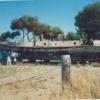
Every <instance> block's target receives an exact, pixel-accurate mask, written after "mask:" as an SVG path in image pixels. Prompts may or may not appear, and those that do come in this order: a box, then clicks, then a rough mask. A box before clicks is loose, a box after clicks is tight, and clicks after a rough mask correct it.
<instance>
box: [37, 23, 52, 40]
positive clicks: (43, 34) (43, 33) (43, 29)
mask: <svg viewBox="0 0 100 100" xmlns="http://www.w3.org/2000/svg"><path fill="white" fill-rule="evenodd" d="M50 32H51V26H50V25H48V24H42V23H40V24H39V25H38V26H37V27H36V29H35V33H36V35H39V36H40V41H43V39H44V38H45V39H48V37H49V34H50Z"/></svg>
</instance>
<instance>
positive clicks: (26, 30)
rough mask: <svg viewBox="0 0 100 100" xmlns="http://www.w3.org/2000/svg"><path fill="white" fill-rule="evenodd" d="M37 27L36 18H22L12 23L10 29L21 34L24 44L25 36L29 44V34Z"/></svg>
mask: <svg viewBox="0 0 100 100" xmlns="http://www.w3.org/2000/svg"><path fill="white" fill-rule="evenodd" d="M38 25H39V20H38V18H37V17H31V16H22V17H20V18H17V19H15V20H13V21H12V23H11V29H12V30H18V31H20V33H21V34H22V39H23V42H24V38H25V36H27V40H28V41H29V42H30V41H31V40H30V37H29V34H30V33H31V32H34V30H35V29H36V27H37V26H38Z"/></svg>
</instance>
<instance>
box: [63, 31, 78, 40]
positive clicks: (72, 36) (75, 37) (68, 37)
mask: <svg viewBox="0 0 100 100" xmlns="http://www.w3.org/2000/svg"><path fill="white" fill-rule="evenodd" d="M79 39H80V34H78V33H74V32H68V34H67V35H66V36H65V40H79Z"/></svg>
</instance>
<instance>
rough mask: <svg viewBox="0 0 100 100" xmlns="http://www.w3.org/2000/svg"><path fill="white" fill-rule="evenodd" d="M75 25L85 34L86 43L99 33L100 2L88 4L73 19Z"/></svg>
mask: <svg viewBox="0 0 100 100" xmlns="http://www.w3.org/2000/svg"><path fill="white" fill-rule="evenodd" d="M75 25H76V27H77V28H78V30H79V31H80V32H82V33H83V34H84V33H86V35H87V37H86V38H87V40H88V42H89V41H90V39H91V38H93V39H95V38H97V37H96V33H97V32H100V2H97V3H94V4H89V5H87V6H86V7H84V9H83V10H82V11H80V12H79V13H78V15H77V16H76V17H75Z"/></svg>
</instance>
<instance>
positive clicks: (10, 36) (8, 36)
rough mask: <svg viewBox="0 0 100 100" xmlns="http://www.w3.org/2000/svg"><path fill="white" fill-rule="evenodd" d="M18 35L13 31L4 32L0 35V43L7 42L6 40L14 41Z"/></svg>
mask: <svg viewBox="0 0 100 100" xmlns="http://www.w3.org/2000/svg"><path fill="white" fill-rule="evenodd" d="M19 35H20V33H19V32H18V31H15V32H12V33H11V32H9V31H8V32H5V33H2V34H1V35H0V41H1V42H4V41H7V40H8V39H14V38H15V37H17V36H19Z"/></svg>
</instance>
